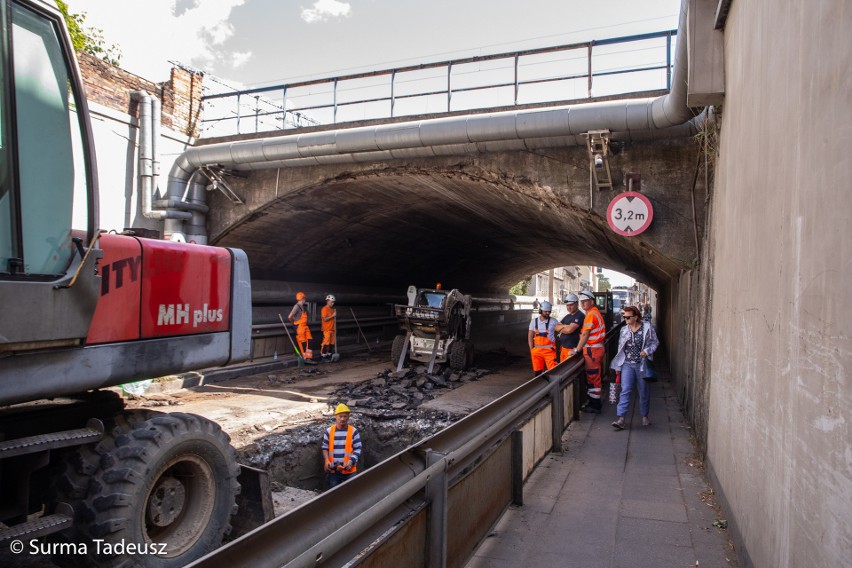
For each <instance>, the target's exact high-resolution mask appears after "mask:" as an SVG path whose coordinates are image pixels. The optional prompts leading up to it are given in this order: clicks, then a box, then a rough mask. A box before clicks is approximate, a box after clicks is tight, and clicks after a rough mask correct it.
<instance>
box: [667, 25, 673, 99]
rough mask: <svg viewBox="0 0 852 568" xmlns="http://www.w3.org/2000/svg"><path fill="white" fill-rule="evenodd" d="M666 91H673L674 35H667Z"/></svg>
mask: <svg viewBox="0 0 852 568" xmlns="http://www.w3.org/2000/svg"><path fill="white" fill-rule="evenodd" d="M666 89H668V90H669V91H671V90H672V33H671V32H669V33H668V35H666Z"/></svg>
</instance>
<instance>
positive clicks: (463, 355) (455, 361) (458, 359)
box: [450, 339, 470, 371]
mask: <svg viewBox="0 0 852 568" xmlns="http://www.w3.org/2000/svg"><path fill="white" fill-rule="evenodd" d="M469 357H470V355H469V354H468V346H467V342H466V341H463V340H461V339H458V340H456V341H453V344H452V345H450V368H451V369H452V370H454V371H464V370H465V369H467V365H468V359H469Z"/></svg>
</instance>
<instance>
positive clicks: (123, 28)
mask: <svg viewBox="0 0 852 568" xmlns="http://www.w3.org/2000/svg"><path fill="white" fill-rule="evenodd" d="M67 3H68V7H69V10H70V11H71V12H72V13H84V14H85V15H86V22H85V25H86V26H87V27H90V28H97V29H100V30H102V35H103V37H104V39H105V40H106V42H107V44H116V45H118V46H119V48H120V51H121V53H122V58H121V67H123V68H124V69H126V70H128V71H130V72H132V73H135V74H137V75H140V76H142V77H144V78H146V79H149V80H151V81H155V82H159V81H164V80H166V79H168V76H169V69H170V67H171V65H170V64H169V61H177V62H180V63H182V64H184V65H188V66H190V67H194V68H197V69H200V70H202V71H205V72H207V73H208V74H210V75H213V76H215V77H218V78H220V79H222V80H224V81H225V82H226V83H227V84H229V85H233V86H235V87H238V88H250V87H259V86H266V85H273V84H279V83H284V82H292V81H301V80H305V79H309V78H319V77H328V76H334V75H342V74H346V73H352V72H358V71H367V70H375V69H384V68H389V67H394V66H398V65H401V64H411V63H423V62H430V61H441V60H447V59H452V58H459V57H467V56H471V55H483V54H491V53H501V52H505V51H514V50H522V49H530V48H534V47H543V46H552V45H559V44H565V43H573V42H578V41H587V40H590V39H601V38H606V37H617V36H622V35H632V34H638V33H645V32H652V31H661V30H667V29H674V28H676V27H677V14H678V9H679V6H680V0H597V1H595V2H592V1H589V0H586V1H580V0H348V1H344V0H145V1H144V2H140V1H139V0H67Z"/></svg>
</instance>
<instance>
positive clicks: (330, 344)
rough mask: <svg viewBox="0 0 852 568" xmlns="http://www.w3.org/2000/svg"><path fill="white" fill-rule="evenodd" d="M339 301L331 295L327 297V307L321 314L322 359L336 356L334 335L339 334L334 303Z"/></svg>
mask: <svg viewBox="0 0 852 568" xmlns="http://www.w3.org/2000/svg"><path fill="white" fill-rule="evenodd" d="M336 301H337V300H336V299H335V297H334V296H332V295H331V294H329V295H328V296H326V297H325V305H324V306H323V307H322V311H321V312H320V319H321V320H322V347H320V357H321V358H322V359H329V358H331V356H332V355H333V354H334V335H335V334H336V333H337V310H335V309H334V303H335V302H336Z"/></svg>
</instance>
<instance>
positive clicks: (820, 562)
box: [669, 0, 852, 568]
mask: <svg viewBox="0 0 852 568" xmlns="http://www.w3.org/2000/svg"><path fill="white" fill-rule="evenodd" d="M850 28H852V10H850V7H849V5H848V3H846V2H800V3H778V2H771V1H768V0H758V1H748V2H745V1H741V0H734V2H732V3H731V9H730V13H729V16H728V19H727V23H726V27H725V30H724V40H725V42H724V43H725V76H726V98H725V103H724V107H723V113H722V121H721V139H720V146H719V157H718V160H719V161H718V170H717V172H716V183H715V188H714V195H713V203H712V225H711V227H710V232H709V235H708V239H707V241H706V249H705V251H706V252H705V254H706V258H705V261H704V262H703V263H702V265H701V267H700V269H696V270H695V271H691V272H686V273H684V274H683V275H682V276H680V277H679V278H677V279H674V280H673V282H672V286H671V290H672V293H671V294H670V300H671V305H672V306H673V308H674V309H673V311H676V312H677V313H678V316H677V321H676V322H675V321H671V322H669V325H670V326H671V327H672V328H673V329H678V330H679V334H678V335H677V336H678V337H682V338H683V340H682V341H680V342H679V343H678V344H676V345H674V346H673V350H674V353H675V356H674V359H675V367H676V368H677V369H679V371H678V373H677V375H679V380H680V381H682V384H681V385H680V392H681V395H682V397H683V399H684V400H685V401H687V402H688V403H689V404H690V405H691V406H692V409H693V415H694V416H695V417H697V418H698V419H699V422H698V424H699V426H700V431H701V432H706V445H707V457H706V459H707V465H708V470H709V471H710V473H711V475H712V477H713V478H714V480H715V481H716V483H717V484H718V488H719V489H720V494H721V496H722V497H723V499H724V501H725V502H726V510H727V511H728V514H729V515H730V516H729V521H730V523H731V526H732V528H733V534H734V535H735V537H736V540H737V544H738V545H739V546H738V548H739V551H740V554H741V555H742V556H743V559H744V565H745V566H758V567H771V568H776V567H778V568H793V567H798V566H844V565H848V563H849V557H850V556H849V555H850V551H852V542H850V539H852V536H850V535H852V508H850V503H852V445H850V441H851V440H852V436H850V428H849V408H850V406H852V404H851V403H852V395H850V384H849V375H850V368H852V365H850V362H852V342H850V325H849V321H850V317H849V313H850V309H852V305H851V304H852V301H851V300H852V296H850V294H849V291H848V285H849V282H850V278H852V262H851V261H850V259H852V247H850V237H849V232H848V231H849V227H850V226H852V224H850V212H852V207H850V203H849V191H848V185H849V180H850V179H852V161H850V160H849V157H848V152H849V148H850V146H852V112H850V106H852V69H850V61H852V42H850V40H849V29H850ZM701 345H706V346H707V347H700V346H701ZM708 349H709V353H708ZM704 370H706V371H707V372H706V374H705V375H704V376H702V372H703V371H704ZM705 392H706V393H708V395H709V396H707V395H704V394H703V393H705Z"/></svg>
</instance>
